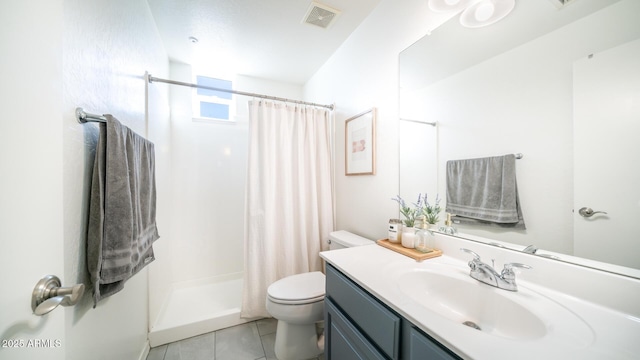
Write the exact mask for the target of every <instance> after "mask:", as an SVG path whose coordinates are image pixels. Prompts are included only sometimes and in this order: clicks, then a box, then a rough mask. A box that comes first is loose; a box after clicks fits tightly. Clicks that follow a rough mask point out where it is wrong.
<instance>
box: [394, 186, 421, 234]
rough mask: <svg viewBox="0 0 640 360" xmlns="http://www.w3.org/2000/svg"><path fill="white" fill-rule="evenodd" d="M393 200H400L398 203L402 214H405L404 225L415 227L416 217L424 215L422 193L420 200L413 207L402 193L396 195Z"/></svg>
mask: <svg viewBox="0 0 640 360" xmlns="http://www.w3.org/2000/svg"><path fill="white" fill-rule="evenodd" d="M391 200H393V201H396V202H398V205H400V214H402V216H404V221H403V222H404V226H408V227H413V226H414V225H415V224H416V219H417V218H418V217H420V216H422V211H423V204H422V194H418V200H417V201H416V202H415V203H413V206H414V207H413V208H412V207H410V206H408V205H407V203H406V202H405V201H404V200H403V199H402V198H401V197H400V195H396V197H394V198H392V199H391Z"/></svg>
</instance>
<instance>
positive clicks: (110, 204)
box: [87, 115, 159, 307]
mask: <svg viewBox="0 0 640 360" xmlns="http://www.w3.org/2000/svg"><path fill="white" fill-rule="evenodd" d="M105 117H106V118H107V122H106V124H105V123H100V137H99V139H98V144H97V147H96V157H95V162H94V165H93V177H92V181H91V198H90V205H89V224H88V227H87V266H88V270H89V273H90V275H91V282H92V284H93V292H94V294H93V300H94V307H95V306H96V305H97V303H98V301H100V300H101V299H104V298H106V297H108V296H111V295H113V294H115V293H117V292H118V291H120V290H122V289H123V288H124V283H125V281H127V279H129V278H130V277H132V276H133V275H134V274H136V273H137V272H138V271H140V270H141V269H142V268H143V267H144V266H145V265H147V264H148V263H150V262H151V261H153V260H154V255H153V248H152V244H153V242H154V241H155V240H157V239H158V238H159V235H158V230H157V227H156V185H155V154H154V146H153V143H152V142H150V141H147V140H146V139H144V138H143V137H141V136H139V135H138V134H136V133H135V132H133V131H132V130H131V129H129V128H127V127H126V126H123V125H122V124H121V123H120V122H119V121H118V120H117V119H116V118H114V117H112V116H111V115H105Z"/></svg>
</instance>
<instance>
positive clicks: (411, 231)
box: [402, 226, 418, 249]
mask: <svg viewBox="0 0 640 360" xmlns="http://www.w3.org/2000/svg"><path fill="white" fill-rule="evenodd" d="M416 230H418V229H415V228H413V227H408V226H405V227H404V228H403V229H402V246H404V247H406V248H409V249H413V248H414V247H415V241H416Z"/></svg>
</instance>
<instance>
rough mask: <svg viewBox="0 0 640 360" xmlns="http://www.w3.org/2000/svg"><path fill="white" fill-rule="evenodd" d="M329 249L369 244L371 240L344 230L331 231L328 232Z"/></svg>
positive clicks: (371, 242)
mask: <svg viewBox="0 0 640 360" xmlns="http://www.w3.org/2000/svg"><path fill="white" fill-rule="evenodd" d="M328 242H329V250H336V249H344V248H348V247H354V246H362V245H370V244H373V243H374V242H373V240H370V239H367V238H363V237H362V236H358V235H356V234H353V233H350V232H348V231H345V230H338V231H333V232H331V233H330V234H329V241H328Z"/></svg>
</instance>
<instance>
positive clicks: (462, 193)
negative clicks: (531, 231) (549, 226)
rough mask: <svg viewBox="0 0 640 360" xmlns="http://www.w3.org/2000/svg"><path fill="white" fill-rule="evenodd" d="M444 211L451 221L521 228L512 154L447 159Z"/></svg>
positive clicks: (514, 161)
mask: <svg viewBox="0 0 640 360" xmlns="http://www.w3.org/2000/svg"><path fill="white" fill-rule="evenodd" d="M446 211H447V212H448V213H451V214H452V215H454V216H453V219H452V220H453V222H454V223H463V224H465V223H466V224H470V223H476V224H485V225H498V226H501V227H511V228H517V229H525V225H524V219H523V217H522V210H521V209H520V200H519V198H518V186H517V184H516V158H515V156H514V155H513V154H509V155H504V156H494V157H487V158H479V159H466V160H451V161H447V205H446Z"/></svg>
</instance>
